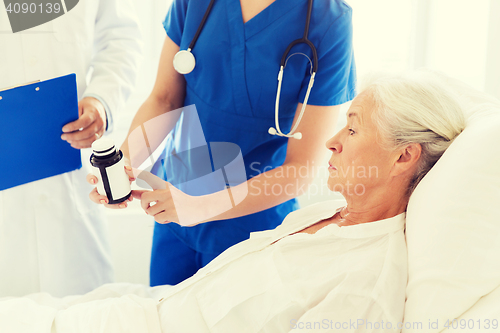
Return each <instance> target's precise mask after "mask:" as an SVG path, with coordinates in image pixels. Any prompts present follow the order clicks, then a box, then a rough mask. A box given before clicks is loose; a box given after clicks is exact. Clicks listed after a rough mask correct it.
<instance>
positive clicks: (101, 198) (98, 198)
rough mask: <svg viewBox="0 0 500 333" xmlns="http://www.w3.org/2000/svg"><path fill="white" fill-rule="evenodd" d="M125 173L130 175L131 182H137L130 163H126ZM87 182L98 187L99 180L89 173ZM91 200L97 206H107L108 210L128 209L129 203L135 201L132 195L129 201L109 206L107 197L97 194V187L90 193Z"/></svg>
mask: <svg viewBox="0 0 500 333" xmlns="http://www.w3.org/2000/svg"><path fill="white" fill-rule="evenodd" d="M125 172H126V173H127V175H128V179H129V181H130V182H131V183H132V182H133V181H134V180H135V176H134V173H133V172H132V167H131V166H130V165H129V163H128V162H127V160H126V161H125ZM87 182H88V183H89V184H92V185H96V184H97V182H98V179H97V177H96V176H94V175H93V174H91V173H89V174H88V175H87ZM89 198H90V200H92V201H93V202H95V203H96V204H103V205H104V206H106V207H108V208H113V209H123V208H127V201H132V200H134V199H133V196H132V195H131V196H130V198H128V200H125V201H124V202H120V203H119V204H113V205H110V204H108V202H109V200H108V197H106V196H105V195H100V194H99V193H98V192H97V187H94V189H93V190H92V192H90V194H89Z"/></svg>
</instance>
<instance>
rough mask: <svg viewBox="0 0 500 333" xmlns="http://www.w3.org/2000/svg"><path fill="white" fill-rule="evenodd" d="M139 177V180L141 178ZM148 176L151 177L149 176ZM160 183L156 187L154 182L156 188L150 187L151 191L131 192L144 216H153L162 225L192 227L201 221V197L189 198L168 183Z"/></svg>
mask: <svg viewBox="0 0 500 333" xmlns="http://www.w3.org/2000/svg"><path fill="white" fill-rule="evenodd" d="M141 175H142V174H141ZM141 175H140V176H139V178H142V177H141ZM149 175H150V176H149V177H151V174H149ZM149 177H148V178H149ZM154 177H156V176H154ZM158 179H159V178H158ZM161 182H162V183H163V184H161V185H160V186H158V180H157V181H155V183H156V186H152V187H153V188H156V189H155V190H153V191H149V190H133V191H132V196H133V197H134V198H135V199H139V200H141V207H142V209H144V211H145V212H146V214H148V215H150V216H153V217H154V220H155V221H156V222H158V223H162V224H165V223H170V222H175V223H177V224H180V225H182V226H194V225H196V224H198V223H200V222H202V221H203V219H204V218H203V207H202V206H200V201H201V200H202V199H201V197H194V196H190V195H188V194H186V193H184V192H182V191H181V190H179V189H177V188H175V187H174V186H173V185H172V184H170V183H168V182H165V181H163V180H161ZM148 183H149V184H150V185H151V183H150V182H148Z"/></svg>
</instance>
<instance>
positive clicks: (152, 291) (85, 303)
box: [0, 283, 170, 333]
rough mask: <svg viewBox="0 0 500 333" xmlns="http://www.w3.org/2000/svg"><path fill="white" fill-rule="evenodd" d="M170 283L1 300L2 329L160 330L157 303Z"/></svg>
mask: <svg viewBox="0 0 500 333" xmlns="http://www.w3.org/2000/svg"><path fill="white" fill-rule="evenodd" d="M168 288H170V286H161V287H154V288H151V287H146V286H143V285H136V284H125V283H115V284H108V285H104V286H102V287H100V288H98V289H95V290H94V291H92V292H90V293H88V294H85V295H80V296H68V297H64V298H55V297H52V296H50V295H49V294H47V293H38V294H32V295H28V296H25V297H22V298H12V297H8V298H1V299H0V332H15V333H25V332H26V333H61V332H64V333H79V332H86V333H88V332H99V333H100V332H102V333H114V332H120V333H128V332H130V333H132V332H133V333H137V332H141V333H160V332H161V328H160V321H159V316H158V309H157V304H158V300H159V298H161V295H162V294H163V293H164V291H165V290H166V289H168Z"/></svg>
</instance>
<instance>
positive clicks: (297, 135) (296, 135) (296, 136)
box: [268, 127, 302, 140]
mask: <svg viewBox="0 0 500 333" xmlns="http://www.w3.org/2000/svg"><path fill="white" fill-rule="evenodd" d="M268 132H269V134H271V135H277V136H283V137H286V138H294V139H297V140H300V139H302V133H300V132H297V133H293V134H290V133H288V134H285V133H281V132H280V133H278V131H277V130H276V128H274V127H269V130H268Z"/></svg>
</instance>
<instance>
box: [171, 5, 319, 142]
mask: <svg viewBox="0 0 500 333" xmlns="http://www.w3.org/2000/svg"><path fill="white" fill-rule="evenodd" d="M236 1H238V0H236ZM214 3H215V0H210V3H209V5H208V7H207V10H206V11H205V14H204V15H203V18H202V20H201V22H200V25H199V26H198V29H197V30H196V33H195V35H194V37H193V39H192V40H191V43H190V44H189V47H188V49H187V50H185V51H179V52H178V53H177V54H176V56H175V57H174V67H175V68H176V70H177V71H179V73H181V74H188V73H190V72H191V71H192V70H193V69H194V66H195V63H196V61H195V58H194V55H193V54H192V50H193V48H194V46H195V45H196V42H197V41H198V37H199V36H200V34H201V31H202V30H203V27H204V26H205V22H206V21H207V19H208V16H209V15H210V12H211V11H212V7H213V5H214ZM312 6H313V0H308V6H307V17H306V25H305V28H304V35H303V36H302V38H299V39H296V40H294V41H292V42H291V43H290V44H289V45H288V46H287V48H286V50H285V52H284V53H283V56H282V57H281V61H280V71H279V73H278V91H277V93H276V103H275V126H276V128H273V127H271V128H269V133H270V134H272V135H278V136H282V137H288V138H290V137H294V138H296V139H300V138H301V137H302V134H301V133H295V131H296V130H297V128H298V125H299V123H300V121H301V120H302V116H303V115H304V112H305V108H306V106H307V101H308V99H309V94H310V92H311V88H312V86H313V84H314V78H315V76H316V72H317V71H318V52H317V50H316V47H315V46H314V44H313V43H312V42H311V41H310V40H309V39H308V35H309V26H310V24H311V15H312ZM302 43H303V44H306V45H307V46H309V48H310V49H311V51H312V56H313V60H312V64H311V67H312V69H311V78H310V79H309V84H308V88H307V92H306V95H305V98H304V103H302V108H301V110H300V113H299V116H298V118H297V121H296V122H295V125H294V126H293V128H292V130H291V131H290V133H288V134H285V133H283V132H281V129H280V126H279V100H280V96H281V83H282V80H283V71H284V69H285V67H286V63H287V59H288V54H289V53H290V51H291V49H292V48H293V47H294V46H296V45H298V44H302ZM186 57H187V58H186ZM177 58H179V59H182V58H184V59H185V60H187V66H177V65H176V64H182V61H181V62H180V63H179V62H176V59H177ZM184 64H186V63H184Z"/></svg>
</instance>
